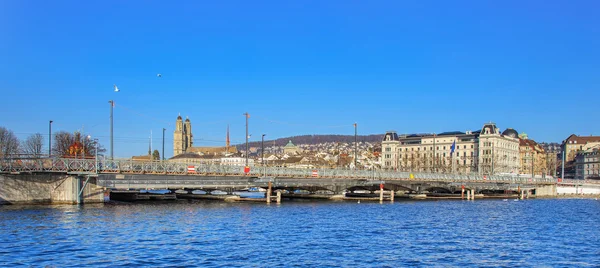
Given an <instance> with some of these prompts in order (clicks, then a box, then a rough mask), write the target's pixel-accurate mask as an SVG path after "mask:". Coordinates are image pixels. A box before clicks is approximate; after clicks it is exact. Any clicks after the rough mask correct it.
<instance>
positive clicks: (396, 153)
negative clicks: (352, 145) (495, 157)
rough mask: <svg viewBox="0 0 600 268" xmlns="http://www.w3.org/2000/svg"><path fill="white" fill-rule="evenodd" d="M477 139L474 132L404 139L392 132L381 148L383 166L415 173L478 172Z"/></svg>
mask: <svg viewBox="0 0 600 268" xmlns="http://www.w3.org/2000/svg"><path fill="white" fill-rule="evenodd" d="M477 136H478V133H473V132H471V131H466V132H444V133H439V134H412V135H400V136H398V134H397V133H396V132H394V131H389V132H387V133H386V134H385V135H384V138H383V141H382V145H381V150H382V152H381V161H380V162H381V166H382V168H384V169H394V170H399V171H411V172H442V173H453V172H454V173H461V174H467V173H473V172H477V166H478V161H479V159H478V155H477V154H478V146H479V144H478V142H477Z"/></svg>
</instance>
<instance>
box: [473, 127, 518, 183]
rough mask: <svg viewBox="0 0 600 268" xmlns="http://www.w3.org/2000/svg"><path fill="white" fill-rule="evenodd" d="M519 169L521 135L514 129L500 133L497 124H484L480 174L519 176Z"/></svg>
mask: <svg viewBox="0 0 600 268" xmlns="http://www.w3.org/2000/svg"><path fill="white" fill-rule="evenodd" d="M519 167H520V158H519V133H517V131H516V130H514V129H512V128H507V129H506V130H504V131H503V132H502V133H500V129H499V128H498V127H496V124H495V123H492V122H489V123H486V124H484V125H483V128H482V129H481V133H480V134H479V172H480V173H481V174H483V175H492V174H514V175H517V174H519Z"/></svg>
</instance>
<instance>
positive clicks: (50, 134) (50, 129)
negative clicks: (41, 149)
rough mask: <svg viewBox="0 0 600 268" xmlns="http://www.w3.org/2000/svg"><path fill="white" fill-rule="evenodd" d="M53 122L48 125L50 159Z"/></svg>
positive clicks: (50, 154)
mask: <svg viewBox="0 0 600 268" xmlns="http://www.w3.org/2000/svg"><path fill="white" fill-rule="evenodd" d="M52 122H54V121H52V120H50V123H49V124H48V125H49V127H48V157H52Z"/></svg>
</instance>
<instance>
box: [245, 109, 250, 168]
mask: <svg viewBox="0 0 600 268" xmlns="http://www.w3.org/2000/svg"><path fill="white" fill-rule="evenodd" d="M244 116H245V117H246V168H247V167H248V118H249V117H250V114H248V113H244Z"/></svg>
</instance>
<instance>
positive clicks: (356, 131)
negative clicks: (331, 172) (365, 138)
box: [354, 123, 358, 169]
mask: <svg viewBox="0 0 600 268" xmlns="http://www.w3.org/2000/svg"><path fill="white" fill-rule="evenodd" d="M357 127H358V125H357V124H356V123H354V168H355V169H356V168H358V166H357V164H356V163H357V162H356V156H357V155H356V150H357V148H358V141H357V139H356V137H357V134H358V130H357Z"/></svg>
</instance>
